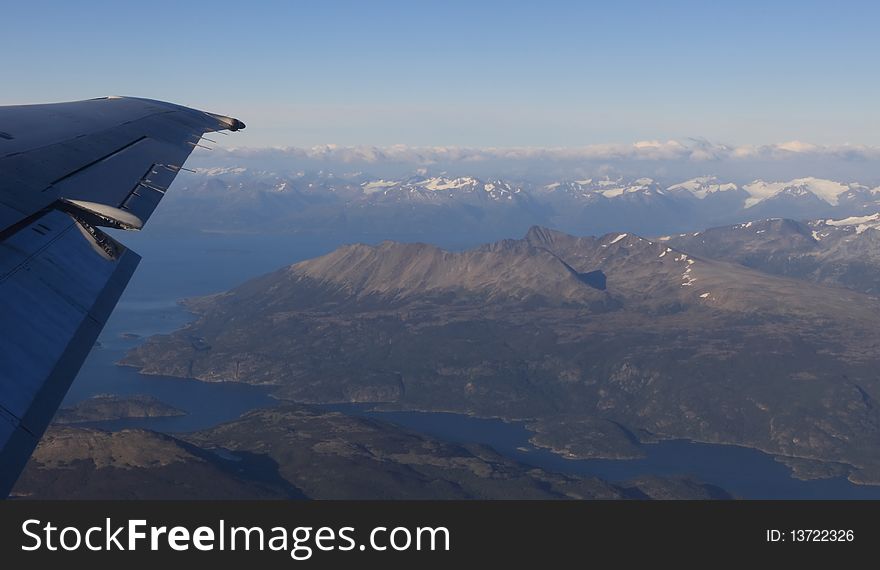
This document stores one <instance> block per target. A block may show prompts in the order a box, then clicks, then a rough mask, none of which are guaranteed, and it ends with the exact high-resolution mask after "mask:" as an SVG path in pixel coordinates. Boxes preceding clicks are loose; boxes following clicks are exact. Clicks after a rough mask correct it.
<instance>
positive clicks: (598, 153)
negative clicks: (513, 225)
mask: <svg viewBox="0 0 880 570" xmlns="http://www.w3.org/2000/svg"><path fill="white" fill-rule="evenodd" d="M221 152H224V153H227V154H229V155H235V156H242V157H248V156H260V155H274V156H276V157H277V158H283V157H285V156H286V157H289V158H295V159H307V160H316V161H331V162H338V163H343V164H354V163H367V164H375V163H382V162H392V163H407V164H413V165H420V166H430V165H433V164H438V163H455V162H463V163H469V162H470V163H473V162H485V161H493V160H541V161H552V162H556V161H559V162H566V161H591V162H595V161H601V162H609V161H611V162H613V161H632V160H635V161H658V162H662V161H689V162H711V161H741V160H773V161H777V160H779V161H784V160H787V159H792V158H805V157H816V158H834V159H844V160H875V159H877V158H880V147H869V146H856V145H838V146H827V145H817V144H812V143H807V142H803V141H796V140H795V141H787V142H782V143H777V144H768V145H739V146H731V145H725V144H719V143H713V142H710V141H708V140H705V139H699V138H692V139H687V140H684V141H679V140H665V141H663V140H649V141H637V142H634V143H631V144H621V143H608V144H593V145H587V146H582V147H551V148H540V147H486V148H473V147H449V146H429V147H411V146H406V145H392V146H385V147H379V146H368V145H361V146H339V145H334V144H327V145H321V146H314V147H311V148H301V147H279V148H268V149H267V148H232V149H228V150H226V151H221Z"/></svg>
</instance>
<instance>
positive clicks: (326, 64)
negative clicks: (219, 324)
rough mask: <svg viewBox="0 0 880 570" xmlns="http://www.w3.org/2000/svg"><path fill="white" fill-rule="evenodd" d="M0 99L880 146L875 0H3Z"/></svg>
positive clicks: (553, 140) (308, 141) (313, 120)
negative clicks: (165, 103) (113, 97)
mask: <svg viewBox="0 0 880 570" xmlns="http://www.w3.org/2000/svg"><path fill="white" fill-rule="evenodd" d="M2 14H3V20H2V21H3V32H2V34H0V77H2V78H3V79H2V84H3V87H2V90H0V103H2V104H14V103H26V102H41V101H59V100H70V99H81V98H88V97H94V96H100V95H106V94H128V95H138V96H144V97H153V98H159V99H165V100H170V101H174V102H179V103H183V104H188V105H193V106H198V107H201V108H204V109H207V110H211V111H216V112H222V113H229V114H233V115H235V116H238V117H240V118H241V119H243V120H244V121H245V122H247V123H248V130H247V131H246V132H245V133H243V134H242V135H241V137H240V138H237V139H236V142H237V143H238V144H242V145H247V146H264V145H296V146H310V145H317V144H325V143H336V144H341V145H356V144H376V145H390V144H405V145H457V146H502V147H506V146H550V147H555V146H580V145H589V144H597V143H628V142H633V141H638V140H652V139H660V140H666V139H682V138H685V137H705V138H707V139H709V140H711V141H715V142H723V143H727V144H734V145H737V144H764V143H777V142H783V141H789V140H802V141H808V142H813V143H818V144H828V145H832V144H835V145H836V144H844V143H850V144H865V145H878V144H880V112H878V103H877V102H878V101H880V76H878V73H877V72H878V54H880V35H878V34H877V33H876V23H877V21H878V16H880V8H878V5H877V4H876V3H871V2H861V3H854V2H822V3H819V2H804V1H799V2H794V1H792V2H768V1H764V2H743V1H737V2H727V3H721V2H712V1H705V2H675V1H664V2H659V1H658V2H647V1H645V2H634V1H630V2H626V1H616V2H594V3H588V2H553V1H548V0H544V1H541V2H476V1H473V0H472V1H470V2H457V1H444V2H414V1H408V2H382V1H373V2H333V1H329V0H328V1H323V2H317V1H316V2H307V1H302V2H293V1H285V2H282V1H278V2H269V1H265V2H260V1H250V2H226V1H221V0H214V1H211V2H195V1H193V2H146V1H142V2H123V1H119V0H116V1H114V2H97V1H77V2H61V1H57V2H49V1H40V0H30V1H28V2H14V3H5V4H4V6H3V9H2Z"/></svg>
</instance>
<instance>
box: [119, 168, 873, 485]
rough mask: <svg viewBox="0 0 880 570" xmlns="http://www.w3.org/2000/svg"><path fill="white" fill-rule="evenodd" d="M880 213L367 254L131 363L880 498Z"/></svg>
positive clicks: (182, 334) (231, 301)
mask: <svg viewBox="0 0 880 570" xmlns="http://www.w3.org/2000/svg"><path fill="white" fill-rule="evenodd" d="M647 186H650V185H647V183H646V187H647ZM687 191H688V192H691V193H692V192H694V191H691V190H687ZM733 191H734V190H729V189H728V190H717V191H714V192H710V191H708V190H707V192H706V197H705V198H703V199H709V198H710V197H711V196H712V195H715V194H719V193H720V194H721V195H723V194H726V193H728V192H733ZM646 192H647V190H646ZM651 192H656V190H651ZM664 192H665V191H664ZM625 194H626V193H624V194H622V195H625ZM631 194H633V195H642V196H644V195H647V194H645V193H644V192H642V191H641V190H639V191H633V192H631ZM798 195H799V194H798ZM611 199H614V197H612V198H611ZM693 199H694V200H701V198H698V197H696V196H694V197H693ZM786 199H787V198H786ZM845 199H846V198H844V197H843V196H842V195H838V201H839V202H841V201H843V200H845ZM758 205H760V204H758ZM758 205H754V206H752V207H757V206H758ZM828 205H829V206H831V204H830V203H829V204H828ZM838 207H839V205H838ZM876 221H877V220H876V217H875V216H873V215H870V216H869V215H866V216H863V217H858V218H853V217H851V218H846V219H842V220H834V219H825V220H821V221H813V222H806V223H802V222H795V221H792V220H776V219H770V220H764V221H760V222H752V223H751V224H749V223H745V224H737V225H733V226H728V227H721V228H717V229H713V230H707V231H704V232H693V233H690V234H688V233H685V234H678V235H676V236H671V235H670V236H661V237H659V238H651V237H642V236H639V235H636V234H634V233H632V232H619V231H618V232H613V233H609V234H605V235H602V236H600V237H575V236H572V235H569V234H566V233H562V232H559V231H555V230H551V229H547V228H543V227H537V226H536V227H532V228H531V229H529V230H528V232H527V233H526V234H525V236H524V237H523V238H522V239H517V240H512V239H508V240H501V241H496V242H492V243H489V244H485V245H482V246H479V247H475V248H472V249H469V250H466V251H458V252H453V251H446V250H443V249H440V248H438V247H436V246H432V245H427V244H413V243H400V242H393V241H386V242H382V243H381V244H378V245H363V244H353V245H348V246H344V247H341V248H339V249H337V250H336V251H334V252H332V253H330V254H328V255H325V256H322V257H319V258H315V259H311V260H307V261H304V262H300V263H297V264H295V265H292V266H289V267H285V268H282V269H280V270H278V271H276V272H274V273H271V274H268V275H265V276H262V277H258V278H256V279H254V280H251V281H249V282H247V283H245V284H243V285H241V286H240V287H237V288H235V289H233V290H231V291H229V292H226V293H221V294H218V295H213V296H210V297H206V298H199V299H191V300H189V301H188V302H187V303H186V305H187V307H188V308H189V309H190V310H192V311H193V312H195V313H197V314H198V315H199V316H198V319H197V320H196V321H195V322H194V323H192V324H191V325H189V326H187V327H186V328H184V329H181V330H179V331H177V332H175V333H172V334H171V335H160V336H155V337H152V338H150V339H149V340H148V341H147V342H146V343H144V344H143V345H141V346H139V347H137V348H135V349H134V350H133V351H131V352H130V353H128V354H127V355H126V357H125V358H124V360H123V361H122V363H123V364H126V365H130V366H135V367H137V368H139V369H140V370H141V372H143V373H146V374H162V375H167V376H178V377H186V378H196V379H199V380H203V381H208V382H224V381H236V382H246V383H251V384H259V385H266V386H269V387H271V389H272V391H273V393H274V394H275V395H276V396H277V397H279V398H282V399H289V400H295V401H300V402H312V403H330V402H371V403H376V404H381V405H383V406H387V407H390V408H399V409H416V410H433V411H456V412H462V413H469V414H476V415H481V416H489V417H502V418H509V419H521V420H527V421H528V422H529V426H530V429H532V431H533V432H534V433H535V438H534V439H533V442H535V443H536V444H538V445H543V446H545V447H549V448H552V449H553V450H555V451H558V452H560V453H563V454H567V455H571V456H581V457H614V458H621V457H632V456H636V455H637V454H638V448H637V447H635V446H634V445H633V443H632V442H633V441H641V442H650V441H657V440H660V439H671V438H685V439H690V440H694V441H702V442H712V443H724V444H736V445H744V446H749V447H754V448H757V449H760V450H763V451H765V452H767V453H771V454H773V455H776V456H778V457H779V458H780V459H781V460H783V461H785V462H786V463H787V464H788V465H789V466H791V467H792V468H793V469H794V470H795V471H796V473H797V474H798V475H799V476H801V477H819V476H831V475H847V476H848V477H849V478H850V479H851V480H852V481H854V482H860V483H870V484H880V446H878V441H880V409H878V406H877V404H876V402H877V398H880V377H878V375H877V372H876V371H877V370H878V369H880V330H878V329H877V326H876V323H877V318H876V316H877V314H880V313H878V311H880V299H878V298H877V296H876V295H875V292H876V291H875V287H876V283H877V282H878V281H877V280H878V278H880V265H878V264H876V263H875V262H874V261H871V260H876V259H877V253H878V242H877V241H876V240H877V235H878V228H877V227H875V222H876ZM866 252H870V253H866ZM778 259H783V260H788V266H786V264H784V263H778V261H777V260H778ZM572 425H578V426H580V428H579V429H576V430H574V429H572V428H571V426H572Z"/></svg>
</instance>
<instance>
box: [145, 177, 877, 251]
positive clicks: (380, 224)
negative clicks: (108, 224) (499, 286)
mask: <svg viewBox="0 0 880 570" xmlns="http://www.w3.org/2000/svg"><path fill="white" fill-rule="evenodd" d="M166 202H168V205H167V206H163V208H164V211H163V213H162V214H163V215H162V216H160V217H157V220H156V222H155V224H154V225H158V226H159V227H160V228H165V229H174V230H175V231H180V230H182V229H188V230H193V229H196V230H202V231H212V232H218V231H220V232H279V233H285V232H293V233H301V234H316V235H342V236H346V237H349V238H350V237H351V236H354V238H355V239H361V238H364V239H367V238H369V237H370V236H381V237H382V238H394V239H421V240H425V241H431V242H435V243H453V242H455V243H462V244H463V243H471V244H474V243H479V242H481V241H492V240H495V239H500V238H501V237H504V236H510V235H517V234H520V235H521V234H522V233H524V232H525V231H527V229H528V228H529V227H531V226H533V225H543V226H547V227H554V228H557V229H560V230H563V231H567V232H570V233H575V234H603V233H607V232H612V231H631V232H636V233H639V234H640V235H658V234H663V233H674V232H689V231H695V230H698V229H701V228H705V227H710V226H717V225H725V224H733V223H738V222H745V221H749V220H755V219H761V218H767V217H785V218H792V219H817V218H845V217H851V216H864V215H870V214H873V213H875V212H877V211H880V188H875V187H871V186H868V185H863V184H859V183H856V182H838V181H833V180H825V179H819V178H810V177H806V178H798V179H793V180H788V181H763V180H755V181H752V182H748V183H734V182H731V181H725V180H720V179H718V178H716V177H713V176H704V177H699V178H694V179H691V180H687V181H674V180H673V181H666V182H661V181H658V180H654V179H651V178H636V179H625V178H609V177H606V178H589V179H579V180H560V181H540V182H533V181H525V180H501V179H487V180H481V179H478V178H475V177H472V176H426V175H424V176H414V177H408V178H403V179H383V178H372V177H370V176H368V175H364V174H362V173H332V172H325V171H318V172H306V171H300V172H292V173H278V172H268V171H263V170H256V169H249V168H246V167H238V168H204V169H199V170H197V171H196V172H195V173H189V174H187V176H185V177H183V176H182V177H181V180H180V182H179V183H178V186H177V187H176V188H175V189H174V191H173V192H169V195H168V200H166ZM163 203H164V202H163Z"/></svg>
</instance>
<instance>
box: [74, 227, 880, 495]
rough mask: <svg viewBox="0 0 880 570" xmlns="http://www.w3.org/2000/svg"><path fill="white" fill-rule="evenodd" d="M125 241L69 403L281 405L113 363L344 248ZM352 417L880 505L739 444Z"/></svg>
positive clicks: (526, 456)
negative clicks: (636, 445)
mask: <svg viewBox="0 0 880 570" xmlns="http://www.w3.org/2000/svg"><path fill="white" fill-rule="evenodd" d="M121 239H122V240H123V241H124V242H125V243H126V244H127V245H129V246H131V247H132V248H133V249H134V250H135V251H137V252H138V253H140V254H141V255H142V256H143V258H144V260H143V261H142V263H141V266H140V267H139V268H138V271H137V273H136V274H135V276H134V278H133V279H132V282H131V284H130V286H129V288H128V289H127V290H126V292H125V294H124V295H123V297H122V299H121V300H120V303H119V305H118V306H117V308H116V311H115V312H114V314H113V316H112V317H111V319H110V321H109V322H108V324H107V326H106V328H105V329H104V332H103V333H102V335H101V337H100V339H99V341H100V346H99V347H96V348H95V349H94V350H93V351H92V352H91V354H90V355H89V357H88V359H87V361H86V363H85V365H84V366H83V369H82V371H81V372H80V374H79V375H78V376H77V379H76V380H75V382H74V384H73V386H72V388H71V390H70V392H69V393H68V395H67V398H66V400H65V404H67V405H70V404H72V403H75V402H77V401H80V400H83V399H85V398H87V397H89V396H93V395H95V394H101V393H113V394H149V395H152V396H155V397H156V398H158V399H160V400H162V401H163V402H166V403H168V404H171V405H172V406H174V407H176V408H180V409H182V410H184V411H186V412H187V415H186V416H181V417H172V418H147V419H132V420H120V421H116V422H103V423H101V424H100V425H101V427H106V428H110V429H118V428H121V427H144V428H149V429H154V430H158V431H167V432H186V431H193V430H198V429H203V428H206V427H210V426H213V425H216V424H218V423H221V422H224V421H229V420H233V419H235V418H237V417H238V416H240V415H241V414H243V413H245V412H247V411H249V410H252V409H255V408H261V407H268V406H273V405H276V404H277V402H276V400H274V399H273V398H271V397H270V396H269V395H268V393H267V391H266V390H265V389H263V388H259V387H254V386H248V385H242V384H233V383H222V384H218V383H204V382H198V381H193V380H181V379H176V378H165V377H161V376H143V375H140V374H138V373H137V372H136V371H135V370H134V369H131V368H123V367H119V366H116V365H115V362H116V361H118V360H119V359H120V358H121V357H122V355H123V354H124V353H125V351H126V350H128V349H129V348H131V347H133V346H135V345H137V344H138V343H139V342H142V340H141V338H123V337H122V336H120V335H122V334H123V333H130V334H133V335H138V336H139V337H146V336H149V335H151V334H157V333H165V332H171V331H172V330H175V329H177V328H179V327H180V326H182V325H184V324H185V323H186V322H187V321H188V320H190V319H191V315H188V314H187V313H186V312H185V311H183V310H182V309H181V308H180V307H179V306H178V305H177V300H178V299H180V298H182V297H186V296H194V295H205V294H209V293H215V292H219V291H225V290H227V289H229V288H230V287H233V286H235V285H237V284H239V283H241V282H243V281H245V280H247V279H249V278H251V277H255V276H257V275H260V274H263V273H266V272H268V271H272V270H275V269H277V268H279V267H281V266H283V265H285V264H290V263H294V262H296V261H299V260H302V259H307V258H309V257H314V256H316V255H321V254H323V253H326V252H328V251H331V250H332V249H334V248H335V247H336V246H338V245H339V242H326V241H325V242H318V241H304V240H302V239H294V238H286V239H285V238H279V237H270V236H221V235H216V236H215V235H212V236H204V237H192V236H190V237H186V238H176V239H171V238H155V237H149V236H138V235H136V234H125V235H123V236H121ZM329 408H331V409H337V410H340V411H344V412H346V413H352V414H359V415H368V416H372V417H376V418H380V419H383V420H386V421H391V422H393V423H396V424H398V425H400V426H402V427H404V428H407V429H409V430H412V431H416V432H420V433H425V434H429V435H433V436H435V437H438V438H440V439H445V440H449V441H454V442H475V443H482V444H486V445H489V446H491V447H493V448H495V449H496V450H497V451H498V452H500V453H502V454H503V455H505V456H507V457H510V458H512V459H515V460H517V461H521V462H524V463H529V464H532V465H536V466H539V467H542V468H544V469H547V470H552V471H558V472H563V473H573V474H579V475H593V476H598V477H602V478H604V479H608V480H611V481H625V480H627V479H632V478H634V477H637V476H640V475H646V474H654V475H689V476H693V477H695V478H697V479H699V480H701V481H704V482H706V483H711V484H714V485H717V486H719V487H721V488H723V489H725V490H727V491H728V492H730V493H732V494H734V495H736V496H740V497H744V498H752V499H760V498H777V499H796V498H821V499H832V498H834V499H880V487H868V486H858V485H853V484H851V483H849V482H848V481H846V480H845V479H830V480H819V481H799V480H797V479H793V478H792V477H791V476H790V472H789V470H788V469H787V468H786V467H785V466H784V465H782V464H780V463H778V462H776V461H775V460H774V459H773V458H772V457H771V456H769V455H766V454H764V453H761V452H759V451H756V450H753V449H747V448H742V447H735V446H723V445H711V444H699V443H691V442H686V441H667V442H662V443H657V444H650V445H644V446H643V448H644V451H645V454H646V457H645V458H644V459H638V460H626V461H618V460H570V459H565V458H564V457H562V456H560V455H556V454H553V453H551V452H549V451H547V450H543V449H538V448H535V447H533V446H532V445H531V444H530V443H529V442H528V439H529V432H528V431H527V430H526V429H525V426H524V425H523V424H522V423H518V422H503V421H500V420H492V419H479V418H473V417H469V416H465V415H461V414H449V413H425V412H375V411H371V410H370V408H369V407H364V406H361V405H344V406H331V407H329Z"/></svg>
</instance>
